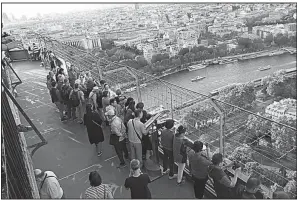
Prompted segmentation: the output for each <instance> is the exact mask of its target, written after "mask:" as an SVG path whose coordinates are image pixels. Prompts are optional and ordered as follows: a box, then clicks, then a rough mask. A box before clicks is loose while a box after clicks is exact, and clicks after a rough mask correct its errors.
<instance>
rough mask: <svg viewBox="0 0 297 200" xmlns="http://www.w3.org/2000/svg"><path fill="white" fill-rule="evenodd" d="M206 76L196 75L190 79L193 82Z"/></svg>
mask: <svg viewBox="0 0 297 200" xmlns="http://www.w3.org/2000/svg"><path fill="white" fill-rule="evenodd" d="M204 78H206V77H205V76H196V77H195V78H193V79H191V81H192V82H195V81H200V80H202V79H204Z"/></svg>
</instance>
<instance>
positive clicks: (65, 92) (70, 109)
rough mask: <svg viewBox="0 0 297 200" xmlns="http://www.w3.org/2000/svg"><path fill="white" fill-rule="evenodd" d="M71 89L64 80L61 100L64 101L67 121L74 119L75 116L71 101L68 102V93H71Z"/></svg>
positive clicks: (66, 80)
mask: <svg viewBox="0 0 297 200" xmlns="http://www.w3.org/2000/svg"><path fill="white" fill-rule="evenodd" d="M72 90H73V89H72V87H71V86H70V83H69V80H68V79H65V80H64V85H63V86H62V94H61V96H62V99H63V101H64V104H65V106H66V109H67V110H66V112H67V118H68V120H70V119H71V118H72V119H75V118H76V114H75V108H74V107H73V106H72V104H71V101H70V93H71V91H72Z"/></svg>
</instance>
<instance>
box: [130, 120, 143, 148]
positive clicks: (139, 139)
mask: <svg viewBox="0 0 297 200" xmlns="http://www.w3.org/2000/svg"><path fill="white" fill-rule="evenodd" d="M132 125H133V128H134V131H135V133H136V135H137V137H138V139H139V140H140V142H141V138H140V136H139V135H138V133H137V131H136V129H135V126H134V120H133V119H132Z"/></svg>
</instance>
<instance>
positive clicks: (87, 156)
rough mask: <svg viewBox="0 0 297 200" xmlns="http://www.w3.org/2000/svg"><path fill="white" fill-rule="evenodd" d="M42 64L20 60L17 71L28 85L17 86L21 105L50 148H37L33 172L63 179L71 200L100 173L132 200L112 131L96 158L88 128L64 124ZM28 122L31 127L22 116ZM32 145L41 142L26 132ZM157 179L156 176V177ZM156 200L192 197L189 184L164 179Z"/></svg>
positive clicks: (119, 194) (158, 185) (117, 195)
mask: <svg viewBox="0 0 297 200" xmlns="http://www.w3.org/2000/svg"><path fill="white" fill-rule="evenodd" d="M39 65H40V63H39V62H30V61H25V62H15V63H13V67H14V69H15V70H16V72H17V74H18V75H19V76H20V78H21V80H22V81H23V83H22V84H21V85H19V86H17V91H18V95H19V96H18V97H17V101H18V102H19V104H20V105H21V106H22V108H23V109H24V110H25V112H26V113H27V115H28V116H29V118H30V119H31V120H32V121H33V123H34V124H35V125H36V126H37V128H38V130H39V131H40V132H41V133H42V135H43V137H44V138H45V139H46V140H47V141H48V144H47V145H45V146H43V147H41V148H40V149H38V150H37V151H36V152H35V154H34V156H33V158H32V160H33V163H34V168H40V169H42V170H50V171H53V172H54V173H55V174H56V175H57V176H58V178H59V180H60V184H61V186H62V187H63V189H64V191H65V195H66V197H67V198H80V197H82V196H83V193H84V191H85V190H86V188H87V187H89V181H88V174H89V172H91V171H93V170H98V171H99V173H100V175H101V176H102V179H103V183H107V184H111V185H112V187H113V193H114V197H115V198H130V191H128V190H126V189H124V188H123V184H124V181H125V179H126V178H127V177H128V174H129V168H128V167H126V168H124V169H118V168H117V167H116V166H118V165H119V160H118V158H117V156H116V154H115V151H114V149H113V148H112V147H111V146H110V145H109V144H108V141H109V137H108V135H109V131H108V129H107V128H105V129H104V135H105V141H104V143H103V155H102V156H101V157H97V155H96V152H95V147H94V146H91V145H90V144H89V141H88V136H87V132H86V129H85V128H84V126H83V125H80V124H77V123H75V122H72V121H69V122H66V123H62V122H61V121H60V119H59V113H58V111H57V109H56V108H55V106H54V104H52V103H51V100H50V96H49V93H48V90H47V88H46V84H45V80H46V75H47V74H48V71H47V70H45V69H43V68H41V67H40V66H39ZM21 121H22V123H23V124H28V123H27V122H26V121H25V120H24V118H23V117H22V116H21ZM25 137H26V141H27V145H28V146H29V145H32V144H35V143H37V142H39V141H40V140H39V138H38V137H37V135H36V134H35V132H34V131H31V132H28V133H25ZM151 178H154V177H151ZM149 187H150V189H151V191H152V197H153V198H193V197H194V194H193V189H192V185H191V183H190V182H186V183H185V185H183V186H177V185H176V183H175V181H174V180H169V179H168V178H167V176H163V177H161V178H159V179H157V180H155V181H154V182H152V183H151V184H150V186H149Z"/></svg>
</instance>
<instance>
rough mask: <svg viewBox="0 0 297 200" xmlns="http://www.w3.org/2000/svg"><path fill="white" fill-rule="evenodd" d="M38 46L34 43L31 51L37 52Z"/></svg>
mask: <svg viewBox="0 0 297 200" xmlns="http://www.w3.org/2000/svg"><path fill="white" fill-rule="evenodd" d="M38 50H39V49H38V47H37V46H36V44H34V45H33V53H37V52H38Z"/></svg>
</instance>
